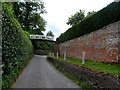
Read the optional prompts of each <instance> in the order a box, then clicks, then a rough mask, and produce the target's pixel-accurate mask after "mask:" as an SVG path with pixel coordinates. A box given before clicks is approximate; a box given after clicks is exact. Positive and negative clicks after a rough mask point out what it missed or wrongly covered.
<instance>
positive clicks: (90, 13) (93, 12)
mask: <svg viewBox="0 0 120 90" xmlns="http://www.w3.org/2000/svg"><path fill="white" fill-rule="evenodd" d="M95 13H96V12H95V11H91V12H88V13H87V16H86V17H85V18H87V17H90V16H91V15H93V14H95Z"/></svg>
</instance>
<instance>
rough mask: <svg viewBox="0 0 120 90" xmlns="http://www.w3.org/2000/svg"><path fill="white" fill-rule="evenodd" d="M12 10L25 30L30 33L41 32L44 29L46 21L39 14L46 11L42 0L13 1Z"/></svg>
mask: <svg viewBox="0 0 120 90" xmlns="http://www.w3.org/2000/svg"><path fill="white" fill-rule="evenodd" d="M13 7H14V12H15V15H16V17H17V18H18V20H19V22H20V23H21V25H22V27H23V29H24V30H25V31H28V32H30V34H42V32H41V31H45V25H46V21H45V20H44V19H43V18H42V16H41V14H44V13H46V11H45V9H44V8H45V7H44V3H43V2H42V1H39V2H34V1H33V0H31V2H14V3H13Z"/></svg>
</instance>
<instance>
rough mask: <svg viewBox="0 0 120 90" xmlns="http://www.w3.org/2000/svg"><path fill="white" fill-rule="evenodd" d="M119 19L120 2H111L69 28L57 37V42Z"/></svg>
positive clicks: (86, 32)
mask: <svg viewBox="0 0 120 90" xmlns="http://www.w3.org/2000/svg"><path fill="white" fill-rule="evenodd" d="M119 20H120V2H113V3H111V4H110V5H108V6H107V7H105V8H103V9H102V10H100V11H98V12H97V13H95V14H93V15H91V16H90V17H87V18H85V19H84V20H83V21H82V22H80V23H78V24H76V25H75V26H73V27H71V28H69V29H68V30H67V31H66V32H65V33H63V34H61V35H60V37H59V38H57V43H62V42H65V41H68V40H71V39H74V38H77V37H80V36H83V35H85V34H88V33H90V32H93V31H96V30H98V29H100V28H102V27H104V26H106V25H108V24H110V23H113V22H116V21H119Z"/></svg>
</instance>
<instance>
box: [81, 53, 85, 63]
mask: <svg viewBox="0 0 120 90" xmlns="http://www.w3.org/2000/svg"><path fill="white" fill-rule="evenodd" d="M82 64H85V52H83V54H82Z"/></svg>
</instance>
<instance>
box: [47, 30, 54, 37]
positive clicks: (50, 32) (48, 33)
mask: <svg viewBox="0 0 120 90" xmlns="http://www.w3.org/2000/svg"><path fill="white" fill-rule="evenodd" d="M46 35H47V36H52V37H54V34H53V32H52V31H48V32H47V34H46Z"/></svg>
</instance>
